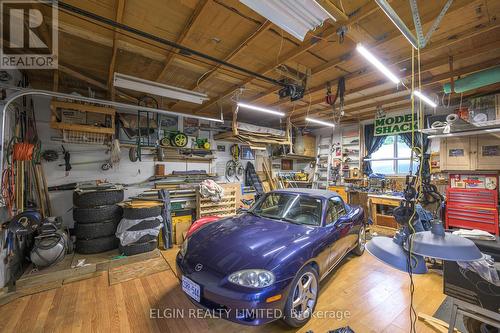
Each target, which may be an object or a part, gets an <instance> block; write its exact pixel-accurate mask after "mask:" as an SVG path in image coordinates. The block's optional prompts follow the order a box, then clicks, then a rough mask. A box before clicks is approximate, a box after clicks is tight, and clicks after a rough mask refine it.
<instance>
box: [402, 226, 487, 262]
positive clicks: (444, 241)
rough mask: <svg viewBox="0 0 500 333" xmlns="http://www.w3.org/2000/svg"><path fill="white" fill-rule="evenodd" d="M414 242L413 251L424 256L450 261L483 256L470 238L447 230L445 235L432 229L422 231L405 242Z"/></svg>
mask: <svg viewBox="0 0 500 333" xmlns="http://www.w3.org/2000/svg"><path fill="white" fill-rule="evenodd" d="M410 242H412V252H413V253H416V254H419V255H421V256H424V257H431V258H436V259H442V260H449V261H475V260H479V259H481V258H483V254H482V253H481V251H479V249H478V248H477V246H476V244H474V242H473V241H471V240H470V239H467V238H464V237H460V236H456V235H452V234H451V233H449V232H446V233H445V235H444V236H440V235H436V234H433V233H432V232H430V231H421V232H417V233H414V234H412V235H410V237H409V238H408V241H407V242H406V244H405V249H406V250H408V244H409V243H410Z"/></svg>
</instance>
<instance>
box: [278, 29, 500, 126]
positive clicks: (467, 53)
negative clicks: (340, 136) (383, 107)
mask: <svg viewBox="0 0 500 333" xmlns="http://www.w3.org/2000/svg"><path fill="white" fill-rule="evenodd" d="M499 26H500V25H499V24H498V23H496V24H494V25H491V26H487V27H484V28H483V29H481V30H480V31H481V32H487V31H490V30H492V29H495V28H498V27H499ZM476 35H477V34H476V33H474V34H461V36H460V37H458V38H456V39H452V40H449V38H445V39H444V40H442V41H441V42H446V43H439V42H438V43H435V44H431V45H430V47H429V48H427V49H423V50H422V51H421V54H422V55H424V54H427V53H430V52H433V51H436V50H437V49H441V48H443V47H448V46H450V45H452V44H455V43H457V42H460V41H463V40H466V39H468V38H473V37H475V36H476ZM490 47H493V48H498V47H499V43H498V42H496V43H494V44H488V45H484V46H481V47H479V48H475V49H470V50H466V51H464V52H460V53H457V54H455V55H454V57H457V59H456V60H458V59H460V60H463V59H467V58H470V57H473V56H474V55H475V54H482V53H485V52H488V51H490V50H491V48H490ZM406 61H411V58H405V59H401V57H399V60H398V59H396V58H394V59H391V60H390V62H394V63H395V64H401V63H403V62H406ZM447 63H448V55H447V56H446V57H443V58H440V59H437V60H433V61H432V62H429V63H424V65H423V66H422V71H429V70H432V69H435V68H437V67H440V66H443V65H446V64H447ZM373 72H374V71H371V70H370V71H364V72H363V70H361V71H359V72H355V73H354V74H355V75H350V76H348V77H347V79H350V78H355V79H360V78H363V77H366V76H368V75H370V74H373ZM410 76H411V73H409V74H407V75H406V76H404V77H403V79H407V78H409V77H410ZM385 82H387V81H386V80H377V81H376V82H373V83H369V84H366V85H363V86H361V87H358V88H355V89H351V90H348V91H346V95H348V94H353V93H359V92H361V91H364V90H368V89H372V88H375V87H377V86H379V85H381V84H383V83H385ZM323 90H324V86H321V85H318V86H316V87H315V88H312V89H311V90H309V91H308V93H309V94H314V93H317V92H320V91H323ZM393 92H394V89H390V90H385V91H383V92H380V93H377V94H375V96H373V95H372V96H366V97H361V98H358V99H355V100H351V101H346V103H347V104H355V103H359V102H362V101H363V100H367V99H370V98H376V97H381V96H383V95H384V94H390V93H393ZM323 102H324V97H321V98H318V99H315V100H313V101H311V103H310V105H309V103H308V104H307V105H305V106H302V107H300V108H295V111H294V115H295V116H298V115H300V114H304V112H303V111H305V110H307V108H309V107H310V106H314V105H316V104H320V103H323ZM276 105H279V104H277V103H276V104H275V105H273V106H276ZM292 110H293V109H292V108H291V109H290V110H289V112H291V111H292Z"/></svg>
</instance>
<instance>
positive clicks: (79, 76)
mask: <svg viewBox="0 0 500 333" xmlns="http://www.w3.org/2000/svg"><path fill="white" fill-rule="evenodd" d="M58 69H59V71H60V72H62V73H64V74H67V75H69V76H72V77H74V78H75V79H78V80H80V81H83V82H85V83H87V84H90V85H91V86H94V87H96V88H100V89H102V90H105V91H107V90H108V85H107V84H106V83H104V82H101V81H99V80H96V79H94V78H91V77H89V76H88V75H85V74H82V73H80V72H78V71H77V70H75V69H72V68H69V67H68V66H67V65H63V64H61V63H59V66H58ZM58 79H59V77H58ZM116 95H118V96H120V97H121V98H123V99H125V100H128V101H133V102H134V103H136V102H137V99H136V98H135V97H132V96H129V95H127V94H124V93H122V92H118V91H117V92H116Z"/></svg>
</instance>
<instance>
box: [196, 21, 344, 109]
mask: <svg viewBox="0 0 500 333" xmlns="http://www.w3.org/2000/svg"><path fill="white" fill-rule="evenodd" d="M335 34H336V31H335V29H334V28H328V29H326V30H325V31H324V34H323V36H322V39H321V40H318V38H316V37H311V38H309V39H307V40H305V41H304V42H303V43H302V44H300V46H299V47H297V48H295V49H293V50H291V51H290V52H288V53H286V54H284V55H282V56H280V57H279V59H278V61H276V62H274V63H273V64H271V65H268V66H266V67H264V68H263V69H261V70H260V71H258V73H259V74H262V75H267V74H269V73H270V72H271V71H273V70H274V69H275V68H276V67H278V66H279V65H280V64H282V63H285V62H287V61H290V60H293V59H295V58H297V57H298V56H300V55H301V54H303V53H304V52H307V51H308V50H310V49H311V48H313V47H314V46H316V45H317V44H318V43H321V42H322V41H324V40H326V39H328V38H329V37H331V36H334V35H335ZM254 79H255V77H253V76H250V77H248V78H247V79H245V80H243V82H241V83H240V84H237V85H235V86H233V87H231V88H229V89H227V90H226V91H224V92H223V93H222V94H220V95H219V96H217V97H215V98H213V99H211V100H210V101H209V102H208V103H205V104H203V105H202V106H201V107H199V108H198V109H196V110H195V111H194V113H197V112H200V111H202V110H205V109H207V108H209V107H211V106H213V105H216V104H217V103H218V102H219V101H220V100H222V99H224V98H226V97H227V96H229V95H231V94H232V93H234V92H235V91H236V90H237V89H239V88H240V87H242V86H245V85H247V84H248V83H250V82H252V81H253V80H254Z"/></svg>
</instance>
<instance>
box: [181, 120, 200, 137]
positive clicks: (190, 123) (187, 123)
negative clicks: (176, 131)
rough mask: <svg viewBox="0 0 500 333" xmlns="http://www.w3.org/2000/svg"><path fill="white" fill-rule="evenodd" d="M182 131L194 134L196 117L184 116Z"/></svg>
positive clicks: (197, 122)
mask: <svg viewBox="0 0 500 333" xmlns="http://www.w3.org/2000/svg"><path fill="white" fill-rule="evenodd" d="M183 125H184V127H183V132H184V133H185V134H186V135H193V136H196V135H197V132H198V126H199V121H198V119H193V118H186V117H184V123H183Z"/></svg>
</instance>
